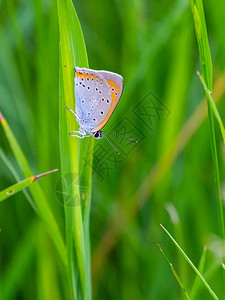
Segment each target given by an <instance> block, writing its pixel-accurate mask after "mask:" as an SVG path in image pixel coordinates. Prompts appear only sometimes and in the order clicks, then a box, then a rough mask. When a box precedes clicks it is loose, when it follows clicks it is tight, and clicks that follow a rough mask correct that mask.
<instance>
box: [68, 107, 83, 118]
mask: <svg viewBox="0 0 225 300" xmlns="http://www.w3.org/2000/svg"><path fill="white" fill-rule="evenodd" d="M65 108H67V109H68V110H69V111H71V113H72V114H74V116H75V117H76V118H77V120H80V118H79V117H78V115H77V114H76V113H75V112H74V111H73V110H72V109H71V108H69V107H67V106H65Z"/></svg>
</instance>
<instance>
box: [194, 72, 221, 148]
mask: <svg viewBox="0 0 225 300" xmlns="http://www.w3.org/2000/svg"><path fill="white" fill-rule="evenodd" d="M197 74H198V77H199V78H200V80H201V82H202V85H203V87H204V90H205V94H206V97H207V99H208V100H209V102H210V105H211V108H212V111H213V113H214V115H215V117H216V119H217V122H218V124H219V127H220V131H221V134H222V137H223V142H224V143H225V129H224V126H223V122H222V120H221V117H220V115H219V113H218V110H217V108H216V105H215V102H214V101H213V98H212V96H211V92H210V90H209V89H208V88H207V86H206V83H205V80H204V79H203V78H202V76H201V74H200V73H199V72H197Z"/></svg>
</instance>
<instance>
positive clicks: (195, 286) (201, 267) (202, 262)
mask: <svg viewBox="0 0 225 300" xmlns="http://www.w3.org/2000/svg"><path fill="white" fill-rule="evenodd" d="M206 250H207V248H206V246H204V249H203V253H202V256H201V260H200V263H199V266H198V270H199V272H200V273H203V270H204V267H205V261H206ZM199 284H200V280H199V277H196V278H195V281H194V284H193V287H192V291H191V298H192V299H194V298H195V296H196V294H197V291H198V289H199Z"/></svg>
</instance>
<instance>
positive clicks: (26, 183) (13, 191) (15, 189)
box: [0, 169, 58, 202]
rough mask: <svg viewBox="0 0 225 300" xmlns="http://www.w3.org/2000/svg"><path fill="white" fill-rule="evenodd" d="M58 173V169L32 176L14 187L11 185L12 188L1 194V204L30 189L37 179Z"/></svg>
mask: <svg viewBox="0 0 225 300" xmlns="http://www.w3.org/2000/svg"><path fill="white" fill-rule="evenodd" d="M56 171H58V169H55V170H52V171H48V172H45V173H42V174H40V175H36V176H32V177H30V178H27V179H25V180H23V181H20V182H18V183H16V184H14V185H11V186H10V187H8V188H6V189H5V190H3V191H1V192H0V202H1V201H3V200H5V199H7V198H9V197H11V196H13V195H14V194H16V193H18V192H19V191H21V190H23V189H24V188H26V187H28V186H29V185H31V184H32V183H34V182H35V181H36V180H37V179H39V178H41V177H43V176H45V175H47V174H50V173H53V172H56Z"/></svg>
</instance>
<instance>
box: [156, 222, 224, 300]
mask: <svg viewBox="0 0 225 300" xmlns="http://www.w3.org/2000/svg"><path fill="white" fill-rule="evenodd" d="M160 226H161V227H162V229H163V230H164V231H165V232H166V233H167V235H168V236H169V237H170V239H171V240H172V241H173V243H174V244H175V246H176V247H177V249H178V250H179V251H180V253H181V254H182V255H183V257H184V259H185V260H186V261H187V263H188V264H189V265H190V266H191V267H192V269H193V270H194V271H195V273H196V274H197V276H198V277H199V279H200V280H201V281H202V282H203V284H204V285H205V287H206V288H207V290H208V291H209V293H210V294H211V296H212V297H213V299H216V300H219V298H218V297H217V296H216V294H215V293H214V292H213V290H212V289H211V287H210V286H209V285H208V283H207V282H206V280H205V278H204V277H203V276H202V274H201V273H200V272H199V270H198V269H197V268H196V267H195V265H194V264H193V262H192V261H191V260H190V258H188V256H187V255H186V254H185V252H184V251H183V250H182V249H181V247H180V246H179V245H178V243H177V242H176V241H175V239H174V238H173V237H172V235H171V234H170V233H169V232H168V231H167V230H166V229H165V228H164V227H163V226H162V225H161V224H160Z"/></svg>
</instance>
